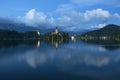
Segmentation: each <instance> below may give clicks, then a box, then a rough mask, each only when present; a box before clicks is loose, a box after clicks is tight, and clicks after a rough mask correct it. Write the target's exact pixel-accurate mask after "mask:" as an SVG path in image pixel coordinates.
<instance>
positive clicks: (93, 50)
mask: <svg viewBox="0 0 120 80" xmlns="http://www.w3.org/2000/svg"><path fill="white" fill-rule="evenodd" d="M0 44H1V45H0V66H1V67H0V70H1V71H2V72H3V73H4V74H6V76H8V75H10V73H11V72H8V73H6V70H8V71H10V70H13V71H12V72H13V73H17V74H16V75H17V76H18V75H20V74H18V73H21V74H23V73H24V74H25V76H26V77H29V78H30V79H33V78H32V77H33V76H34V75H36V76H35V77H37V78H38V79H39V78H40V77H41V76H42V75H41V74H48V75H50V76H52V75H53V74H55V75H56V76H57V75H62V74H70V76H73V75H75V76H77V77H78V78H79V79H81V77H80V76H83V75H84V76H85V77H87V76H89V77H90V78H93V77H94V78H96V77H97V78H98V79H100V80H101V79H107V80H108V79H109V77H108V74H109V76H110V77H113V79H115V76H114V75H113V74H117V75H119V74H120V70H119V67H120V65H119V64H120V54H119V52H120V48H119V47H116V46H119V45H97V44H96V45H95V44H86V43H83V42H80V41H76V42H72V41H69V42H65V43H63V42H60V41H58V42H52V43H50V42H45V41H40V40H34V41H18V42H17V41H7V42H4V41H1V42H0ZM3 44H5V45H3ZM12 45H14V47H11V46H12ZM53 45H54V46H53ZM3 46H4V47H3ZM5 46H7V47H5ZM36 46H37V47H36ZM58 46H59V47H58ZM56 48H57V49H56ZM2 66H3V67H2ZM14 69H16V70H17V72H16V71H15V70H14ZM25 71H26V72H25ZM35 71H37V72H35ZM27 72H29V73H27ZM0 74H2V73H1V72H0ZM29 74H31V76H30V75H29ZM14 75H15V74H14ZM48 75H46V77H50V76H48ZM2 76H3V75H2ZM2 76H0V77H2ZM67 77H68V76H67ZM59 78H60V77H58V78H57V80H58V79H59ZM64 78H65V79H63V80H66V79H67V80H69V79H68V78H66V76H65V75H64ZM74 78H75V77H72V78H71V79H72V80H74ZM0 79H1V78H0ZM110 79H112V78H110ZM110 79H109V80H110ZM119 79H120V78H119ZM28 80H29V79H28ZM44 80H45V79H44ZM54 80H56V79H54Z"/></svg>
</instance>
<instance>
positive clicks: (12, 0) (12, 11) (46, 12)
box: [0, 0, 120, 31]
mask: <svg viewBox="0 0 120 80" xmlns="http://www.w3.org/2000/svg"><path fill="white" fill-rule="evenodd" d="M119 3H120V0H1V1H0V17H1V18H9V19H11V20H17V21H20V22H23V23H25V24H26V25H30V26H34V27H43V28H44V27H45V28H53V27H55V26H59V27H60V28H62V29H64V30H69V31H70V30H71V31H74V30H78V31H79V30H81V29H92V28H102V27H104V26H105V25H107V24H118V25H120V10H119V9H120V4H119Z"/></svg>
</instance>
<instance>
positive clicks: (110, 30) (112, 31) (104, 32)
mask: <svg viewBox="0 0 120 80" xmlns="http://www.w3.org/2000/svg"><path fill="white" fill-rule="evenodd" d="M119 35H120V26H118V25H114V24H110V25H107V26H105V27H103V28H101V29H99V30H94V31H89V32H87V33H85V34H82V35H81V37H85V36H92V37H101V36H109V37H116V36H119Z"/></svg>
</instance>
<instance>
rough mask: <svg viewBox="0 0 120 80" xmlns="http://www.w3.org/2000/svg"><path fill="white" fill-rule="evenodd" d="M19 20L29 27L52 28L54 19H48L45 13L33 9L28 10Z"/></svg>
mask: <svg viewBox="0 0 120 80" xmlns="http://www.w3.org/2000/svg"><path fill="white" fill-rule="evenodd" d="M19 18H20V19H21V20H22V22H24V23H26V24H27V25H29V26H35V27H38V26H48V25H49V26H53V24H54V18H52V17H49V18H48V16H47V15H46V14H45V13H43V12H38V11H36V10H35V9H31V10H29V11H28V12H27V13H26V14H25V16H23V17H19Z"/></svg>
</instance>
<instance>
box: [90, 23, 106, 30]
mask: <svg viewBox="0 0 120 80" xmlns="http://www.w3.org/2000/svg"><path fill="white" fill-rule="evenodd" d="M106 25H107V24H105V23H104V24H98V25H93V26H91V28H92V29H96V28H97V29H100V28H103V27H105V26H106Z"/></svg>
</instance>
